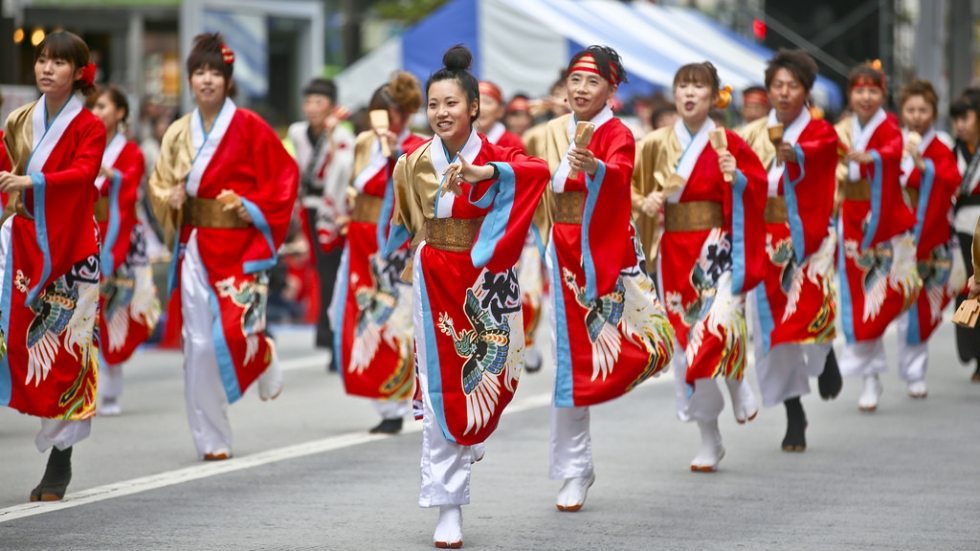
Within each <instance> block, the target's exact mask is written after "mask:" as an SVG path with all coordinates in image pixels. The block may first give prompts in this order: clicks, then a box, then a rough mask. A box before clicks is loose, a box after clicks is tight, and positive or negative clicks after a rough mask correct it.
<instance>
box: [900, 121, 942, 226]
mask: <svg viewBox="0 0 980 551" xmlns="http://www.w3.org/2000/svg"><path fill="white" fill-rule="evenodd" d="M935 138H936V129H935V128H933V127H931V126H930V127H929V130H926V133H925V134H923V135H922V141H921V142H919V148H918V149H919V154H920V155H922V154H923V153H925V152H926V149H928V148H929V144H931V143H932V140H934V139H935ZM908 139H909V129H908V128H903V129H902V144H903V145H904V144H906V143H908ZM913 170H915V161H914V160H913V159H912V156H911V155H906V154H905V149H904V148H903V149H902V173H901V175H900V176H899V179H900V180H901V182H902V187H905V186H906V185H908V183H909V176H911V175H912V171H913ZM913 207H915V205H913ZM916 208H917V207H916Z"/></svg>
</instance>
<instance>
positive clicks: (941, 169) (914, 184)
mask: <svg viewBox="0 0 980 551" xmlns="http://www.w3.org/2000/svg"><path fill="white" fill-rule="evenodd" d="M919 151H920V153H921V155H922V159H923V160H924V161H925V168H924V170H920V169H919V167H917V166H915V163H913V162H911V156H906V158H905V159H903V161H902V167H903V172H905V173H904V174H903V178H902V179H903V180H904V184H905V188H906V189H917V190H919V196H918V197H919V200H918V203H917V204H910V205H909V206H910V207H911V208H912V209H914V210H915V213H916V223H915V251H916V253H915V256H916V261H917V264H918V271H919V277H920V278H921V279H922V291H921V292H920V293H919V296H918V298H916V300H915V302H914V303H913V304H912V307H911V308H910V310H909V332H908V336H907V341H908V343H909V344H913V345H915V344H919V343H922V342H925V341H926V340H928V339H929V337H931V336H932V333H933V331H935V330H936V328H937V327H938V326H939V322H941V321H942V312H943V310H944V309H945V308H946V305H948V304H949V303H950V301H951V300H952V299H953V298H954V297H955V296H956V294H957V293H958V292H959V291H960V290H961V289H962V286H963V278H964V277H965V273H963V271H962V270H960V269H954V266H956V268H959V266H958V263H957V262H956V260H954V258H956V256H957V255H958V253H959V251H958V250H956V249H957V247H956V243H955V242H953V241H952V237H953V232H952V231H951V228H950V224H949V213H950V209H951V208H952V204H953V196H954V195H955V194H956V191H957V188H958V187H959V185H960V171H959V168H958V167H957V166H956V156H955V155H953V152H952V151H951V150H950V149H949V147H947V146H946V144H944V143H943V142H942V141H941V140H939V139H938V137H937V136H936V133H935V131H934V130H932V129H930V131H929V132H927V133H926V135H925V136H923V137H922V143H921V144H920V146H919Z"/></svg>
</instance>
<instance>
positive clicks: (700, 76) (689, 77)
mask: <svg viewBox="0 0 980 551" xmlns="http://www.w3.org/2000/svg"><path fill="white" fill-rule="evenodd" d="M686 82H693V83H695V84H704V85H707V86H710V87H711V95H712V96H714V95H716V94H718V93H719V92H721V79H719V78H718V69H715V66H714V65H712V64H711V62H710V61H702V62H701V63H688V64H687V65H684V66H683V67H681V68H680V69H678V70H677V74H675V75H674V86H673V87H674V88H677V85H678V84H684V83H686Z"/></svg>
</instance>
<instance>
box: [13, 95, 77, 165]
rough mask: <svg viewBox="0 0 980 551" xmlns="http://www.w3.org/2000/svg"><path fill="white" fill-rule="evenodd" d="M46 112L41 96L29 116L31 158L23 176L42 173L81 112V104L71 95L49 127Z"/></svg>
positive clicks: (45, 105) (43, 99)
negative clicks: (31, 130) (59, 142)
mask: <svg viewBox="0 0 980 551" xmlns="http://www.w3.org/2000/svg"><path fill="white" fill-rule="evenodd" d="M47 111H48V108H47V104H46V103H45V96H43V95H42V96H41V99H39V100H37V104H36V105H35V106H34V112H33V113H32V114H31V124H32V127H33V131H34V135H33V140H32V144H31V146H32V147H31V157H30V161H29V162H28V163H27V171H26V172H25V174H30V173H32V172H42V171H43V169H44V165H45V163H47V162H48V157H49V156H50V155H51V152H52V151H54V147H55V146H56V145H58V141H59V140H61V136H62V135H64V133H65V131H66V130H67V129H68V125H69V124H71V123H72V121H74V120H75V117H77V116H78V114H79V113H81V112H82V102H81V100H79V99H78V96H75V95H72V96H71V97H70V98H68V101H66V102H65V105H64V106H62V108H61V111H59V112H58V113H57V114H56V115H55V116H54V120H53V121H51V125H50V126H48V119H47Z"/></svg>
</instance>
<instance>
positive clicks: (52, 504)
mask: <svg viewBox="0 0 980 551" xmlns="http://www.w3.org/2000/svg"><path fill="white" fill-rule="evenodd" d="M325 358H326V357H325V356H311V357H306V358H297V359H293V360H287V361H284V362H282V368H283V369H284V370H290V369H303V368H308V367H320V366H323V365H324V363H325V361H326V359H325ZM668 381H669V382H672V381H673V374H669V373H668V374H665V375H661V376H659V377H657V378H654V379H651V380H649V381H646V382H645V383H644V384H643V385H642V386H641V387H640V388H643V387H644V386H652V385H655V384H661V383H665V382H668ZM549 405H551V393H550V392H548V393H541V394H533V395H530V396H528V397H526V398H524V397H520V395H519V394H518V397H517V398H515V400H514V401H513V402H511V403H510V404H509V405H508V406H507V409H505V410H504V415H509V414H512V413H518V412H521V411H527V410H531V409H536V408H541V407H545V406H549ZM421 431H422V423H407V424H406V425H405V428H404V430H402V433H415V432H421ZM386 438H389V437H388V436H386V435H381V434H369V433H366V432H354V433H349V434H342V435H339V436H332V437H330V438H324V439H322V440H313V441H310V442H304V443H302V444H295V445H292V446H285V447H282V448H277V449H274V450H269V451H264V452H260V453H256V454H253V455H247V456H244V457H233V458H231V459H228V460H226V461H216V462H208V463H201V464H200V465H195V466H193V467H186V468H183V469H178V470H175V471H168V472H163V473H159V474H153V475H149V476H144V477H140V478H134V479H132V480H124V481H122V482H115V483H112V484H106V485H103V486H97V487H95V488H90V489H88V490H82V491H80V492H75V493H71V494H68V495H66V496H65V498H64V499H63V500H61V501H49V502H34V503H24V504H21V505H14V506H12V507H7V508H5V509H0V523H4V522H9V521H12V520H17V519H21V518H26V517H32V516H35V515H43V514H45V513H52V512H54V511H61V510H62V509H69V508H72V507H78V506H80V505H88V504H89V503H97V502H99V501H105V500H107V499H114V498H117V497H124V496H128V495H133V494H138V493H140V492H146V491H149V490H156V489H158V488H166V487H167V486H174V485H176V484H181V483H184V482H190V481H192V480H200V479H202V478H209V477H212V476H217V475H221V474H226V473H233V472H235V471H241V470H244V469H251V468H253V467H259V466H261V465H267V464H269V463H275V462H277V461H285V460H287V459H296V458H298V457H306V456H308V455H314V454H318V453H323V452H328V451H331V450H339V449H342V448H349V447H352V446H358V445H361V444H367V443H369V442H377V441H379V440H384V439H386Z"/></svg>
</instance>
